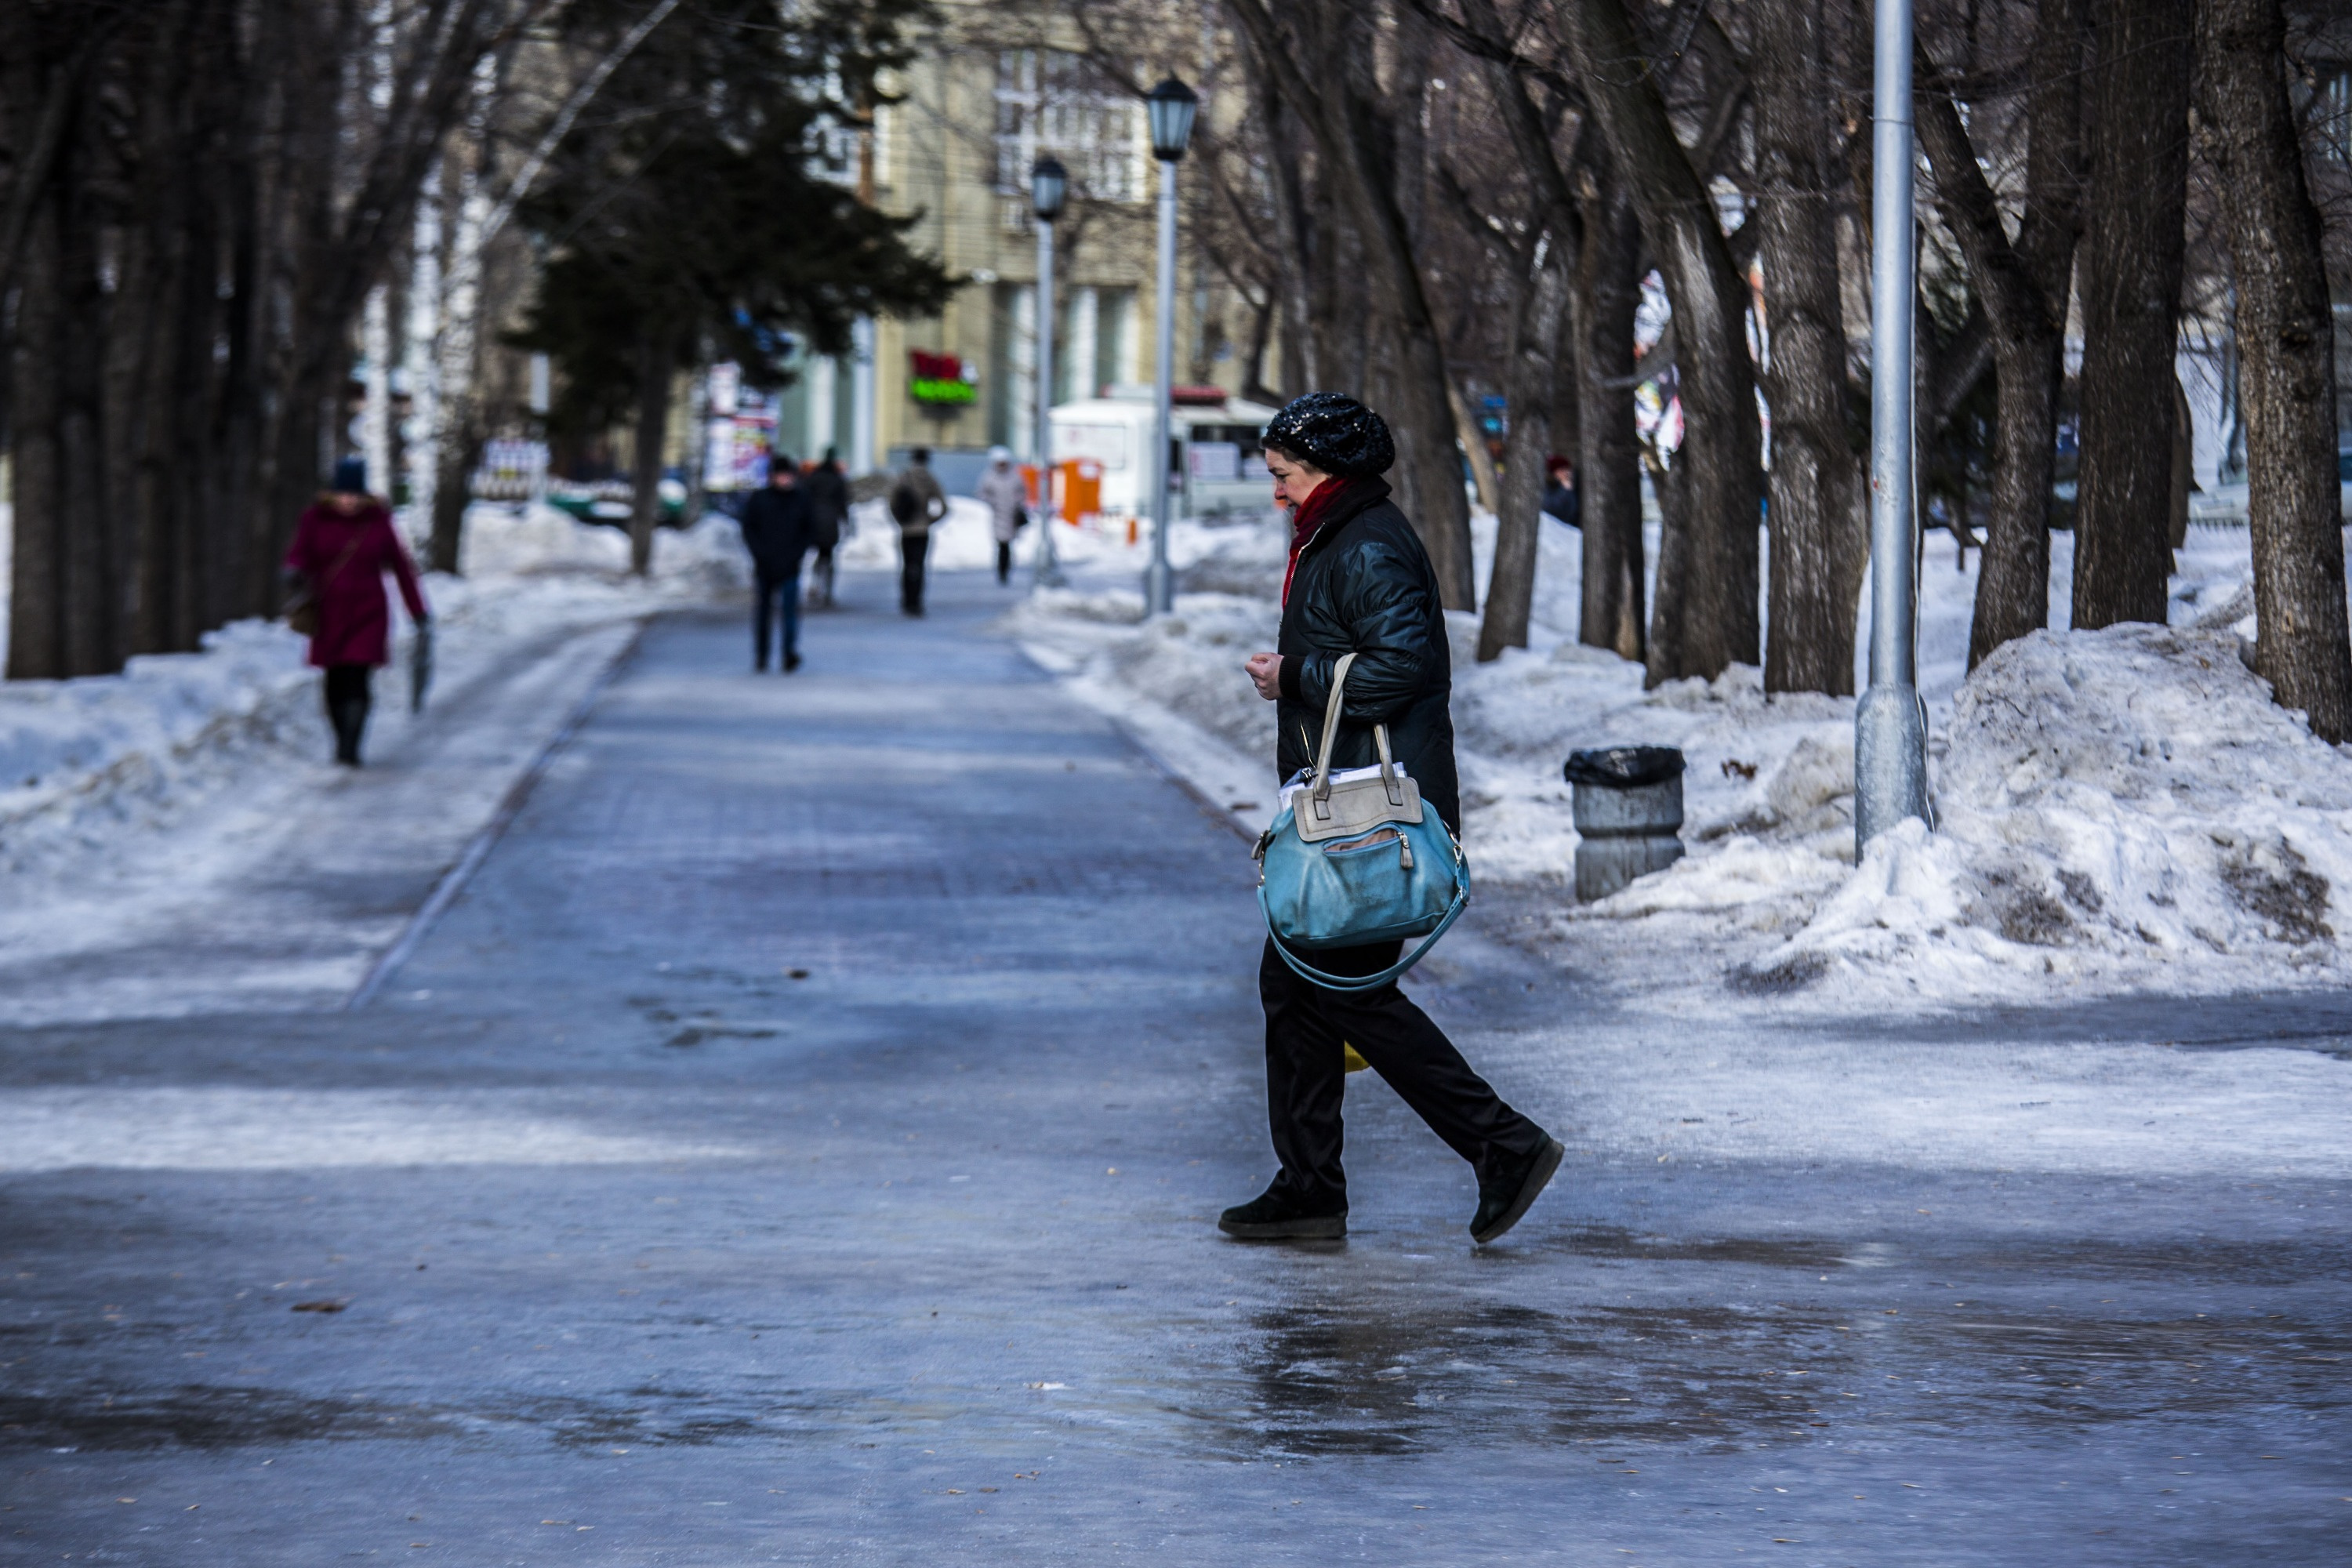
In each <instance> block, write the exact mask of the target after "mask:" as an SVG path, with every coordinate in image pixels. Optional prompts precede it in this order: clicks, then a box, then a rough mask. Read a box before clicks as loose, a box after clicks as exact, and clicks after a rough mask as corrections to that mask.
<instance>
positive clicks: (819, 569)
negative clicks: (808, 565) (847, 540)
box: [809, 545, 833, 610]
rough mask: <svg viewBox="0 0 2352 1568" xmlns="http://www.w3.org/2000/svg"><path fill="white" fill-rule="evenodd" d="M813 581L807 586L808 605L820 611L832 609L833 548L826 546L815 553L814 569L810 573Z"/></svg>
mask: <svg viewBox="0 0 2352 1568" xmlns="http://www.w3.org/2000/svg"><path fill="white" fill-rule="evenodd" d="M810 576H811V577H812V578H814V581H813V582H812V583H811V584H810V585H809V603H810V604H812V605H816V606H817V607H819V608H821V609H827V610H829V609H831V608H833V547H832V546H831V545H826V546H825V547H824V549H822V550H819V551H818V552H816V567H815V569H814V571H813V572H811V573H810Z"/></svg>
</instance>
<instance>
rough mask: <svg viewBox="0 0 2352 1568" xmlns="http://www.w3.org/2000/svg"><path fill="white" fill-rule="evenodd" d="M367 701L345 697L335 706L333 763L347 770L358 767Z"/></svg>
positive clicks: (365, 723) (365, 721)
mask: <svg viewBox="0 0 2352 1568" xmlns="http://www.w3.org/2000/svg"><path fill="white" fill-rule="evenodd" d="M367 716H368V701H367V699H366V698H364V697H358V698H352V697H346V698H345V699H343V700H341V701H340V702H338V703H336V704H335V711H334V719H335V761H336V762H338V763H341V764H342V765H343V766H344V767H347V768H355V767H358V766H359V765H360V736H361V735H362V733H363V732H364V731H366V729H367Z"/></svg>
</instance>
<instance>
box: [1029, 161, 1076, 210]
mask: <svg viewBox="0 0 2352 1568" xmlns="http://www.w3.org/2000/svg"><path fill="white" fill-rule="evenodd" d="M1069 195H1070V172H1069V171H1068V170H1067V169H1065V168H1063V167H1062V161H1061V160H1060V159H1059V158H1054V157H1045V158H1040V159H1038V160H1037V162H1036V163H1034V164H1033V165H1032V166H1031V168H1030V170H1029V205H1031V207H1033V208H1034V210H1035V211H1036V214H1037V218H1038V221H1039V222H1041V223H1052V222H1053V221H1054V220H1055V218H1057V217H1060V216H1062V204H1063V203H1064V202H1066V201H1067V200H1068V199H1069Z"/></svg>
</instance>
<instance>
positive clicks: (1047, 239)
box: [1029, 157, 1070, 588]
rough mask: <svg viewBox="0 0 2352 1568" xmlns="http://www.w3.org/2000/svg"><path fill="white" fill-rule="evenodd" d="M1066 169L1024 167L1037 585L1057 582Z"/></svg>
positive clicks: (1040, 164)
mask: <svg viewBox="0 0 2352 1568" xmlns="http://www.w3.org/2000/svg"><path fill="white" fill-rule="evenodd" d="M1069 189H1070V176H1069V172H1068V171H1067V170H1066V169H1064V168H1063V167H1062V164H1061V161H1060V160H1059V159H1056V158H1050V157H1048V158H1040V159H1038V160H1037V163H1036V165H1035V166H1034V168H1032V169H1031V170H1030V171H1029V196H1030V205H1031V206H1032V207H1033V208H1034V210H1035V212H1036V214H1037V586H1039V587H1040V588H1058V587H1060V586H1061V585H1062V566H1061V563H1060V562H1058V561H1057V560H1055V556H1054V220H1055V218H1057V217H1060V216H1062V203H1063V201H1064V200H1065V199H1066V197H1067V195H1069Z"/></svg>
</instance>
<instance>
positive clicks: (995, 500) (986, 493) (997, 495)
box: [980, 447, 1029, 583]
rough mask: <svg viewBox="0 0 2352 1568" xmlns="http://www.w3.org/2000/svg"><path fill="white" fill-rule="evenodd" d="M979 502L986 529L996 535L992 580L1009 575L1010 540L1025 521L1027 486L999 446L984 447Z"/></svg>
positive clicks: (999, 579)
mask: <svg viewBox="0 0 2352 1568" xmlns="http://www.w3.org/2000/svg"><path fill="white" fill-rule="evenodd" d="M980 501H981V504H982V506H985V507H986V508H988V527H989V531H990V532H992V533H993V534H994V535H995V536H996V580H997V581H998V582H999V583H1005V582H1010V581H1011V580H1012V577H1013V536H1014V535H1016V534H1018V533H1019V532H1020V531H1021V525H1022V524H1023V523H1025V522H1027V521H1029V515H1028V502H1029V487H1028V486H1027V485H1025V484H1024V483H1022V482H1021V471H1020V470H1019V469H1018V468H1014V467H1013V454H1012V453H1010V452H1008V451H1006V450H1005V449H1004V448H1003V447H990V448H989V449H988V470H987V472H985V473H983V474H982V475H981V476H980Z"/></svg>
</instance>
